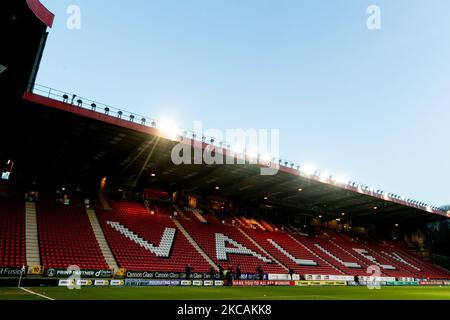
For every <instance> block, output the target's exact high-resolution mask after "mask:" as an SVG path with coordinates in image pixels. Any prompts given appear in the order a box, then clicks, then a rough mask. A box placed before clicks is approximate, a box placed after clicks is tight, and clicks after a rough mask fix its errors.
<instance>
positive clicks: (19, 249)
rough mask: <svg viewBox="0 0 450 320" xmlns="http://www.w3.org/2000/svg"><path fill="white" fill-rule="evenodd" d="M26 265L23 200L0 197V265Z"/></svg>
mask: <svg viewBox="0 0 450 320" xmlns="http://www.w3.org/2000/svg"><path fill="white" fill-rule="evenodd" d="M24 265H26V248H25V202H24V201H23V200H18V199H8V198H0V267H22V266H24Z"/></svg>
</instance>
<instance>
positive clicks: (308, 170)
mask: <svg viewBox="0 0 450 320" xmlns="http://www.w3.org/2000/svg"><path fill="white" fill-rule="evenodd" d="M300 170H301V171H302V172H303V173H304V174H306V175H308V176H311V175H313V174H314V173H315V172H316V166H315V165H312V164H307V165H304V166H303V167H301V168H300Z"/></svg>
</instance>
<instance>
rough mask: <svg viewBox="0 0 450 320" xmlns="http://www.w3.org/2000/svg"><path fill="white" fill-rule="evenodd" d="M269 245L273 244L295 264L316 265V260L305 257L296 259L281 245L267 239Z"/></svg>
mask: <svg viewBox="0 0 450 320" xmlns="http://www.w3.org/2000/svg"><path fill="white" fill-rule="evenodd" d="M267 241H269V243H270V244H271V245H273V246H274V247H275V248H277V249H278V250H279V251H280V252H281V253H282V254H284V255H285V256H286V257H288V258H289V259H291V260H292V261H294V262H295V263H296V264H298V265H300V266H317V262H315V261H313V260H305V259H298V258H296V257H294V256H293V255H292V254H290V253H289V252H287V251H286V250H284V248H283V247H281V246H280V245H279V244H278V243H277V242H276V241H274V240H272V239H267Z"/></svg>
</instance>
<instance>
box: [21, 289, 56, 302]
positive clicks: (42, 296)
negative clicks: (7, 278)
mask: <svg viewBox="0 0 450 320" xmlns="http://www.w3.org/2000/svg"><path fill="white" fill-rule="evenodd" d="M19 289H22V290H23V291H26V292H28V293H31V294H34V295H37V296H39V297H41V298H44V299H47V300H55V299H53V298H50V297H47V296H44V295H43V294H40V293H36V292H34V291H31V290H28V289H26V288H22V287H20V288H19Z"/></svg>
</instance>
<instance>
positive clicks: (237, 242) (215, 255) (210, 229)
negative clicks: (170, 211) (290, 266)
mask: <svg viewBox="0 0 450 320" xmlns="http://www.w3.org/2000/svg"><path fill="white" fill-rule="evenodd" d="M180 222H181V223H182V225H183V227H184V228H185V229H186V230H187V231H188V232H189V234H190V235H191V236H192V238H193V239H194V240H195V241H196V242H197V243H198V244H199V245H200V247H201V248H202V249H203V250H204V251H205V252H206V253H207V254H208V256H209V257H210V258H211V259H212V260H213V261H214V262H215V263H216V264H217V265H222V266H223V267H228V266H232V267H233V268H235V267H236V266H238V265H239V266H240V267H241V270H242V272H243V273H255V271H256V268H258V267H260V266H261V267H262V268H263V270H264V271H265V272H267V273H275V274H280V273H282V274H284V273H286V270H285V269H284V268H283V267H281V266H279V265H278V264H276V263H275V262H274V261H273V260H272V259H271V258H270V257H268V256H267V255H266V254H265V253H263V252H261V250H260V249H259V248H257V247H256V246H255V245H254V244H253V243H252V242H251V241H250V240H249V239H247V238H246V237H245V236H244V235H243V234H242V233H241V232H240V231H239V230H238V229H237V228H236V227H233V226H229V225H223V224H217V223H216V224H203V223H200V222H196V221H180Z"/></svg>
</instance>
